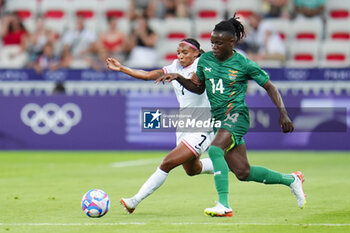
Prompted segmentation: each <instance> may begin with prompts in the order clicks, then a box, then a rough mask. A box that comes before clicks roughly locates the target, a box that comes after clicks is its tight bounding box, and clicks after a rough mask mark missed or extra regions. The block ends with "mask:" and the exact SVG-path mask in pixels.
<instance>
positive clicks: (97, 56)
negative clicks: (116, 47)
mask: <svg viewBox="0 0 350 233" xmlns="http://www.w3.org/2000/svg"><path fill="white" fill-rule="evenodd" d="M109 57H110V54H109V53H108V51H107V50H106V49H104V48H101V49H99V50H98V51H97V53H94V54H92V56H90V57H89V58H88V60H87V61H88V64H89V66H90V67H91V68H92V69H94V70H95V71H103V70H107V69H108V68H107V65H106V60H107V58H109Z"/></svg>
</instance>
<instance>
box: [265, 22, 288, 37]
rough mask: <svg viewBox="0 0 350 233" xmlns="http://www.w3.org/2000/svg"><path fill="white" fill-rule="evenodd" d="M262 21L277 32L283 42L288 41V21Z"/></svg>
mask: <svg viewBox="0 0 350 233" xmlns="http://www.w3.org/2000/svg"><path fill="white" fill-rule="evenodd" d="M264 21H267V22H268V23H269V24H270V25H271V26H272V27H273V28H274V29H275V30H276V31H277V32H278V34H279V35H280V37H281V38H282V40H283V41H284V42H286V41H288V40H289V39H290V27H291V22H290V20H289V19H282V18H267V19H264Z"/></svg>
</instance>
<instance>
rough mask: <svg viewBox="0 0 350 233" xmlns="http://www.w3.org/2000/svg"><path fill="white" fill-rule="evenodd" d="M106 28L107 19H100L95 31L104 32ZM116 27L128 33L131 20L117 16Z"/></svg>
mask: <svg viewBox="0 0 350 233" xmlns="http://www.w3.org/2000/svg"><path fill="white" fill-rule="evenodd" d="M107 28H108V21H107V19H106V18H103V17H102V19H101V21H100V25H99V26H98V28H97V32H104V31H106V30H107ZM117 28H118V30H119V31H122V32H124V33H125V34H126V35H128V34H129V33H130V32H131V29H132V28H131V22H130V20H129V19H128V18H118V19H117Z"/></svg>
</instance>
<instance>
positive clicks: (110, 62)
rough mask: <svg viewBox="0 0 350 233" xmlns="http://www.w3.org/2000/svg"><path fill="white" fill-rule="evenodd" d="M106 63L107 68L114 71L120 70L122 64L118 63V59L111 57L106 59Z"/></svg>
mask: <svg viewBox="0 0 350 233" xmlns="http://www.w3.org/2000/svg"><path fill="white" fill-rule="evenodd" d="M106 63H107V67H108V69H111V70H114V71H120V68H121V67H122V64H120V62H119V61H117V60H116V59H114V58H111V57H109V58H107V59H106Z"/></svg>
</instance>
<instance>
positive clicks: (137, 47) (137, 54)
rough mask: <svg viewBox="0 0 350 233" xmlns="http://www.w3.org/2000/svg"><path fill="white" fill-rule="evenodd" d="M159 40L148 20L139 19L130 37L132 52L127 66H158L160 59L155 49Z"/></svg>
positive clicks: (144, 18)
mask: <svg viewBox="0 0 350 233" xmlns="http://www.w3.org/2000/svg"><path fill="white" fill-rule="evenodd" d="M157 38H158V36H157V34H156V33H155V32H154V31H153V30H152V29H151V28H150V27H149V25H148V20H147V18H146V17H144V16H141V17H138V19H137V21H136V27H135V29H134V30H133V31H132V33H131V36H130V43H129V45H128V48H129V50H130V51H131V52H130V55H129V59H128V61H127V62H126V63H127V65H128V66H131V67H150V68H152V67H155V66H157V61H158V57H157V51H156V49H155V48H154V47H155V45H156V42H157Z"/></svg>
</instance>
